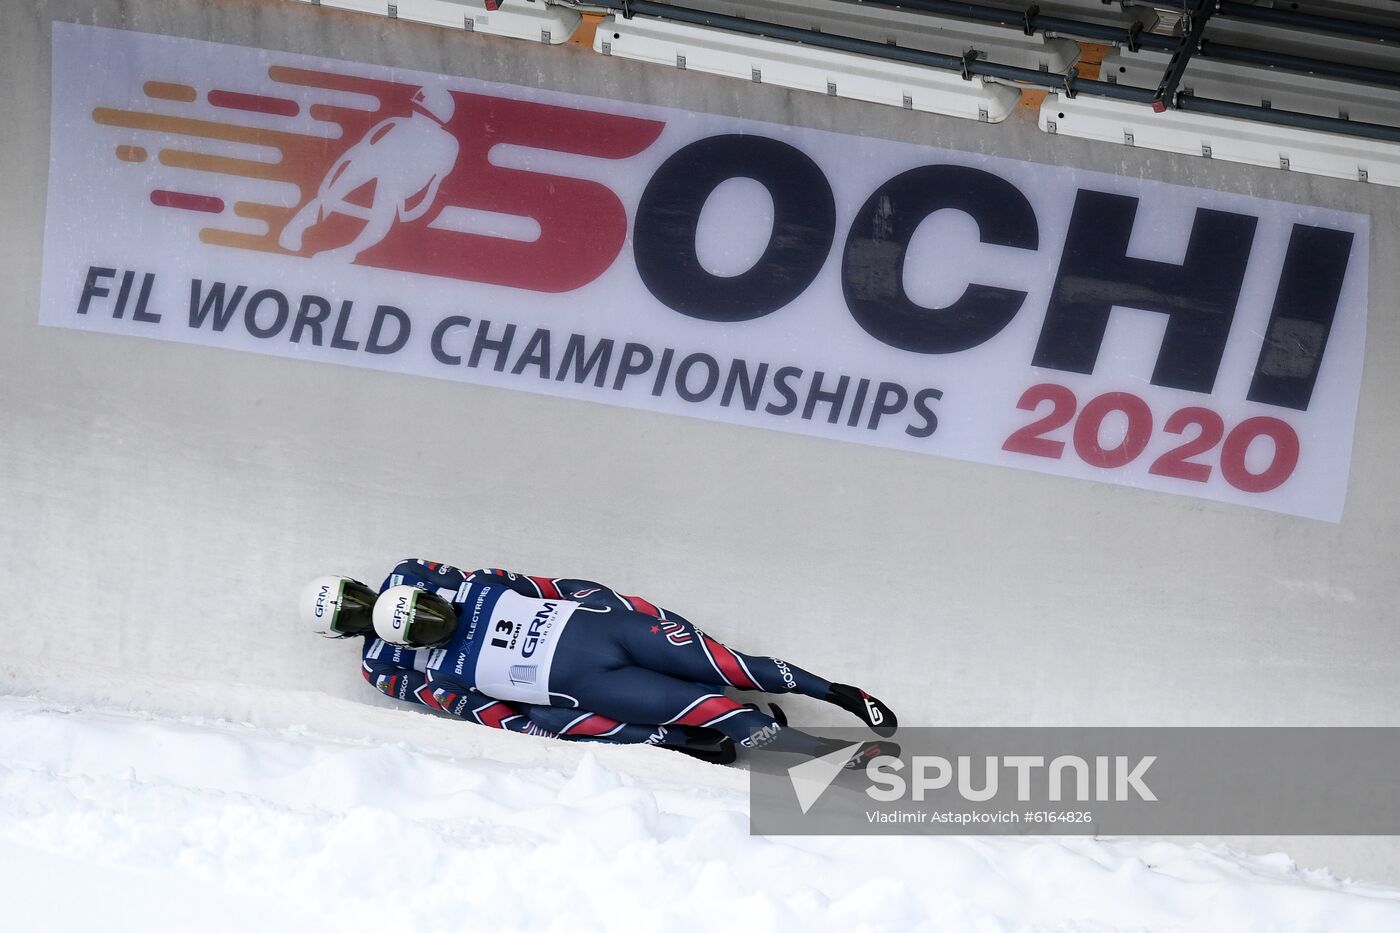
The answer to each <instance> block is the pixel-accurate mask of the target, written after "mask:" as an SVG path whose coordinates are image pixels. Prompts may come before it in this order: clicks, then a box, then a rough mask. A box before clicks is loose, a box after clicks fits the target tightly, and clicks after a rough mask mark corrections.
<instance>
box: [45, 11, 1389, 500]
mask: <svg viewBox="0 0 1400 933" xmlns="http://www.w3.org/2000/svg"><path fill="white" fill-rule="evenodd" d="M936 125H937V124H936V123H934V122H930V123H929V126H931V127H932V126H936ZM51 153H52V154H51V163H50V183H49V198H48V216H47V232H46V239H45V250H44V288H43V305H42V309H41V312H40V321H41V323H44V324H48V325H53V326H59V327H72V328H80V329H84V330H94V331H102V332H106V333H114V334H126V335H133V336H142V337H149V338H155V339H160V340H171V341H178V342H185V343H198V344H204V345H211V346H221V347H228V348H231V349H237V350H249V351H254V352H258V353H266V354H272V355H276V356H289V357H297V358H301V359H307V360H316V361H324V362H333V363H342V364H346V365H352V366H361V367H366V368H371V369H380V370H387V371H393V372H402V373H414V374H418V375H426V376H432V377H436V378H442V379H450V380H457V381H463V382H472V383H480V384H483V385H493V386H501V387H505V388H513V389H520V390H524V391H529V392H542V393H545V394H549V395H560V396H565V397H568V398H577V399H585V400H589V401H596V402H603V403H607V404H613V405H623V406H628V407H634V408H644V409H650V410H655V411H663V412H670V413H673V414H679V415H689V416H691V417H699V418H707V419H713V420H719V421H727V422H732V423H735V424H745V425H753V426H756V427H766V428H775V429H778V430H785V431H795V432H799V433H803V434H811V435H817V436H820V437H828V438H834V439H839V440H848V441H856V442H859V443H864V444H872V445H876V446H881V447H891V448H898V449H902V450H913V451H919V452H923V453H930V454H936V455H939V456H945V457H953V458H957V459H961V460H971V461H977V462H981V463H989V464H998V465H1002V466H1011V467H1018V468H1021V469H1030V470H1038V471H1041V472H1048V473H1056V474H1060V475H1063V476H1071V477H1078V478H1082V479H1093V480H1099V481H1101V482H1111V483H1117V484H1123V485H1130V486H1138V487H1142V488H1147V489H1154V490H1160V491H1164V492H1174V493H1181V494H1186V495H1192V496H1199V497H1202V498H1207V499H1217V500H1222V501H1227V502H1234V503H1239V504H1244V505H1252V506H1256V507H1259V508H1265V509H1272V510H1275V511H1280V512H1287V513H1291V514H1295V515H1303V516H1309V517H1313V518H1321V519H1327V520H1331V521H1338V520H1340V518H1341V514H1342V506H1343V502H1344V499H1345V494H1346V485H1347V475H1348V470H1349V466H1350V457H1351V447H1352V432H1353V425H1354V421H1355V414H1356V407H1357V398H1358V393H1359V387H1360V380H1361V363H1362V356H1363V349H1364V342H1365V319H1366V307H1367V300H1366V288H1367V255H1368V249H1369V243H1368V235H1369V225H1368V218H1366V217H1365V216H1362V215H1356V214H1348V213H1342V212H1339V211H1332V210H1325V209H1322V208H1316V207H1308V206H1303V205H1297V204H1288V203H1283V202H1278V201H1267V200H1261V199H1258V198H1249V197H1243V196H1239V195H1231V194H1223V193H1220V192H1214V191H1202V190H1198V189H1194V188H1187V187H1181V186H1175V185H1169V184H1164V183H1160V182H1150V181H1143V180H1140V179H1134V178H1122V177H1118V176H1113V175H1106V174H1099V173H1092V172H1083V171H1078V170H1074V169H1069V168H1062V167H1056V166H1048V165H1041V164H1035V163H1029V162H1018V161H1013V160H1008V159H998V158H992V157H988V156H982V155H977V154H973V153H964V152H952V151H947V150H942V149H937V148H933V147H929V146H919V145H911V144H908V143H898V142H890V141H886V140H879V139H870V138H865V137H856V136H844V135H837V134H832V133H825V132H819V131H816V130H807V129H799V128H794V127H786V126H776V125H772V124H766V123H758V122H754V121H751V120H739V119H734V118H731V117H721V116H714V115H710V114H699V113H689V112H685V111H679V110H672V109H666V108H659V107H647V106H642V105H638V104H631V103H620V102H616V101H609V100H600V99H596V98H588V97H579V96H574V95H568V94H559V93H552V92H545V91H539V90H535V89H532V88H522V87H515V86H509V85H501V84H492V83H487V82H481V81H473V80H468V79H464V78H448V77H442V76H438V75H432V74H425V73H418V72H408V71H403V70H398V69H389V68H382V67H375V66H369V65H360V64H354V63H348V62H341V61H333V60H328V59H320V58H311V57H307V56H300V55H290V54H286V53H281V52H268V51H263V50H259V49H250V48H243V47H236V46H225V45H216V44H212V43H207V42H197V41H192V40H188V39H178V38H171V37H164V36H150V35H144V34H140V33H132V32H124V31H120V30H108V29H101V28H95V27H89V26H80V25H73V24H64V23H55V24H54V49H53V131H52V149H51Z"/></svg>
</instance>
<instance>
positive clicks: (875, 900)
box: [0, 691, 1400, 933]
mask: <svg viewBox="0 0 1400 933" xmlns="http://www.w3.org/2000/svg"><path fill="white" fill-rule="evenodd" d="M308 699H309V698H308V696H306V695H301V694H296V693H293V692H285V693H283V694H281V695H269V694H268V693H267V691H262V692H260V693H259V694H258V699H257V700H256V701H255V702H254V701H250V707H251V706H257V707H258V708H260V709H262V710H264V711H266V710H268V709H270V708H271V707H272V706H274V705H276V704H279V703H280V704H286V706H285V707H284V708H294V707H295V705H296V704H305V705H304V706H303V708H304V709H305V710H306V712H307V713H308V717H307V719H308V720H309V721H313V722H315V723H316V725H315V728H314V729H313V728H311V727H308V726H306V725H299V726H298V725H293V726H284V727H273V726H270V725H265V724H264V725H254V724H252V723H233V722H229V721H224V720H212V719H204V718H198V717H193V716H184V717H178V716H170V715H155V714H150V713H142V712H139V711H136V710H132V709H129V708H128V709H121V710H117V709H100V708H87V707H71V706H61V705H59V704H57V703H55V702H54V701H52V700H41V699H35V698H24V697H15V696H6V697H0V895H3V898H4V903H5V904H6V908H7V913H8V914H9V916H8V917H7V924H6V925H7V926H8V927H9V928H10V929H45V930H55V931H65V930H80V929H88V928H92V927H98V926H100V927H101V928H104V929H110V928H120V929H134V928H136V926H137V924H139V928H140V929H142V930H143V931H145V933H161V931H166V930H170V931H175V930H180V931H182V933H183V931H184V930H187V929H189V928H191V926H198V927H199V928H202V929H205V930H247V929H252V928H256V929H259V930H265V931H269V930H270V931H276V930H291V929H296V930H298V931H308V930H311V931H315V930H346V929H356V930H363V929H372V928H375V927H379V926H386V925H387V926H390V927H392V928H393V929H419V930H439V929H441V930H453V931H462V930H492V931H511V930H529V931H561V933H562V931H570V933H573V931H588V930H623V929H625V930H629V931H632V930H636V931H646V930H658V931H660V930H692V929H697V930H698V929H703V930H707V931H708V930H713V929H715V928H716V925H717V924H723V925H725V926H726V927H728V926H739V925H741V926H742V927H744V928H748V929H813V930H823V929H842V930H892V931H893V930H899V931H904V930H938V931H949V930H977V931H994V930H998V931H999V930H1062V931H1063V930H1084V931H1090V930H1092V931H1103V930H1141V929H1148V930H1154V931H1157V930H1177V929H1180V930H1222V931H1224V930H1229V931H1248V930H1261V931H1262V930H1269V931H1280V930H1298V931H1303V930H1308V931H1314V930H1346V931H1348V933H1357V931H1369V930H1375V931H1391V930H1394V929H1397V928H1400V891H1395V890H1391V889H1387V888H1380V887H1375V886H1369V885H1361V884H1354V883H1349V882H1342V881H1338V880H1336V879H1334V878H1332V877H1331V876H1330V875H1328V874H1326V873H1325V872H1305V871H1300V870H1298V869H1297V868H1296V867H1295V866H1294V865H1293V863H1292V862H1290V861H1289V860H1287V859H1286V858H1284V857H1282V856H1268V857H1247V856H1242V855H1238V854H1233V853H1230V852H1228V851H1225V850H1222V849H1209V848H1205V847H1201V846H1195V847H1184V846H1180V845H1176V844H1173V843H1166V842H1155V843H1149V842H1115V843H1108V842H1100V841H1095V840H1091V839H1078V838H1069V839H1063V840H1057V839H1013V838H927V837H902V838H833V837H795V838H763V837H752V836H750V835H749V834H748V829H747V820H748V818H747V796H746V790H745V780H744V775H743V773H742V772H739V771H735V770H733V769H722V768H715V767H710V766H705V765H701V764H698V763H695V762H693V761H690V760H689V759H686V758H683V757H682V756H679V755H676V754H674V753H671V752H667V751H663V750H656V749H645V748H609V747H601V746H585V745H570V744H566V743H563V742H551V741H547V740H541V739H531V738H526V737H521V736H515V735H509V734H503V733H499V732H494V731H491V730H487V729H482V728H476V727H472V726H468V725H465V724H459V723H455V722H448V721H443V720H440V719H437V718H435V717H430V716H426V715H418V714H415V713H414V712H413V711H411V710H389V709H380V708H377V707H367V706H356V705H355V704H351V703H346V702H344V701H330V702H325V701H321V702H316V703H313V704H306V701H307V700H308ZM341 704H343V705H341ZM257 718H262V719H264V720H267V719H269V717H268V716H267V715H263V716H261V717H257ZM395 733H397V734H398V735H399V736H401V737H400V738H398V739H392V738H390V737H391V736H393V735H394V734H395Z"/></svg>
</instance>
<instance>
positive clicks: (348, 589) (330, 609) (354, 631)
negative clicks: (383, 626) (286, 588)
mask: <svg viewBox="0 0 1400 933" xmlns="http://www.w3.org/2000/svg"><path fill="white" fill-rule="evenodd" d="M374 599H375V593H374V590H372V589H370V588H369V587H368V586H365V585H364V584H363V583H361V582H360V581H359V580H354V579H351V578H350V577H341V576H325V577H317V578H316V579H314V580H312V581H311V582H310V583H308V584H307V585H306V589H304V590H302V591H301V618H302V621H303V622H305V623H306V625H307V627H308V628H310V629H311V631H313V632H315V633H316V634H317V635H324V636H326V637H327V638H347V637H349V636H351V635H368V634H369V633H370V632H372V631H374V623H373V619H372V613H373V610H374Z"/></svg>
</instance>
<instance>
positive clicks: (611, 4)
mask: <svg viewBox="0 0 1400 933" xmlns="http://www.w3.org/2000/svg"><path fill="white" fill-rule="evenodd" d="M920 2H929V0H920ZM587 5H588V6H589V7H592V8H596V9H602V10H609V11H612V12H615V13H620V14H621V15H622V16H623V17H625V18H630V17H632V16H633V15H637V14H640V15H643V16H653V17H656V18H657V19H662V20H670V21H671V22H677V23H689V24H691V25H694V26H710V27H713V28H716V29H725V30H729V31H731V32H737V33H742V34H744V35H750V36H761V37H764V38H769V39H778V40H781V41H785V42H796V43H800V44H803V45H809V46H812V47H814V48H826V49H832V50H834V51H840V52H854V53H856V54H859V55H869V56H871V57H873V58H882V59H886V60H889V61H899V62H906V63H908V64H913V65H923V66H925V67H928V68H935V69H938V70H941V71H952V72H957V73H958V74H961V75H962V76H963V77H964V78H966V79H968V80H971V78H973V77H974V76H978V77H988V78H1001V79H1003V80H1007V81H1013V82H1017V83H1020V84H1029V85H1033V86H1035V87H1043V88H1046V89H1048V90H1052V91H1056V92H1058V93H1062V94H1064V95H1065V96H1067V97H1074V96H1075V95H1077V94H1089V95H1091V96H1095V97H1109V98H1113V99H1116V100H1125V101H1130V102H1134V103H1140V104H1150V103H1152V100H1153V97H1154V95H1155V92H1154V91H1153V90H1152V89H1150V88H1139V87H1131V86H1129V85H1123V84H1112V83H1109V82H1107V81H1093V80H1089V79H1087V78H1081V77H1079V76H1078V74H1077V73H1076V72H1075V70H1074V69H1072V68H1071V69H1070V72H1069V74H1066V75H1053V74H1049V73H1047V72H1043V71H1038V70H1035V69H1031V68H1018V67H1016V66H1014V65H1002V64H998V63H996V62H989V61H987V60H985V59H984V58H982V57H981V53H979V52H976V51H972V52H969V53H967V54H966V55H945V54H942V53H939V52H927V51H924V50H922V49H908V48H903V47H901V46H897V45H888V44H886V43H883V42H872V41H870V40H867V39H854V38H851V37H849V36H837V35H832V34H830V33H824V32H817V31H815V30H811V29H800V28H798V27H796V26H784V25H780V24H778V23H764V22H760V21H757V20H751V19H741V18H739V17H736V16H727V15H724V14H721V13H706V12H704V11H702V10H693V9H690V8H688V7H680V6H673V5H671V4H668V3H655V2H652V0H588V4H587ZM1174 97H1175V101H1174V102H1175V104H1176V106H1177V109H1180V110H1185V111H1190V112H1195V113H1213V114H1217V115H1220V116H1229V117H1235V118H1237V119H1241V120H1252V121H1255V122H1258V123H1272V124H1274V125H1276V126H1294V127H1298V128H1301V129H1313V130H1322V131H1324V132H1330V133H1339V134H1342V135H1348V136H1360V137H1364V138H1368V139H1382V140H1387V141H1391V142H1400V127H1396V126H1384V125H1381V124H1375V123H1361V122H1357V121H1353V120H1341V119H1337V118H1335V117H1319V116H1316V115H1314V114H1310V113H1298V112H1295V111H1291V110H1276V109H1273V108H1271V107H1260V106H1257V105H1254V104H1237V103H1234V102H1232V101H1223V100H1213V99H1211V98H1205V97H1195V96H1192V95H1190V94H1185V93H1181V92H1177V93H1176V94H1175V95H1174Z"/></svg>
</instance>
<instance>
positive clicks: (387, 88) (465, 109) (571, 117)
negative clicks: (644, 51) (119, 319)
mask: <svg viewBox="0 0 1400 933" xmlns="http://www.w3.org/2000/svg"><path fill="white" fill-rule="evenodd" d="M267 74H268V78H269V79H271V81H272V82H273V84H274V85H278V86H281V87H282V88H303V89H304V88H314V89H321V90H325V91H334V92H349V93H352V94H357V95H363V96H364V97H366V98H369V99H372V100H374V101H375V102H376V106H374V107H373V109H357V108H354V107H349V106H343V105H340V104H332V103H324V102H321V103H312V104H310V105H309V106H308V107H307V110H306V116H309V117H310V118H311V119H312V120H315V121H318V122H321V123H326V124H330V125H332V126H335V127H338V128H339V133H338V134H335V135H332V136H329V137H328V136H321V135H313V134H309V133H305V132H296V131H294V129H295V121H296V120H297V118H299V117H300V116H301V115H302V106H303V105H302V104H301V103H299V102H298V101H297V100H293V99H291V97H290V96H279V95H278V94H277V93H269V94H254V93H246V92H241V91H233V90H227V89H221V88H208V89H204V90H201V89H199V88H196V87H194V86H192V85H189V84H178V83H170V82H164V81H147V82H146V83H145V85H144V87H143V90H144V92H145V94H146V96H147V97H148V98H151V99H153V100H160V101H163V102H165V105H166V106H168V105H169V104H170V103H175V104H189V105H191V107H192V108H193V107H194V106H195V105H197V104H198V102H199V99H200V97H201V96H202V97H203V98H204V101H205V102H207V104H208V105H209V106H210V107H212V108H213V109H214V110H215V111H217V112H220V113H227V114H228V115H229V117H230V119H229V120H228V121H221V120H210V119H204V118H202V117H195V116H177V115H172V114H169V113H152V112H142V111H139V110H122V109H114V108H109V107H98V108H96V109H94V110H93V111H92V118H93V120H94V121H96V122H97V123H99V124H101V125H104V126H111V127H119V128H123V129H126V130H136V131H148V132H153V133H159V134H162V135H163V136H166V137H170V136H177V137H185V138H187V139H188V140H189V143H187V144H186V145H185V146H184V147H177V146H173V145H172V146H168V147H165V148H160V149H159V151H158V152H157V153H156V158H157V159H158V160H159V162H160V164H161V165H163V166H166V167H168V168H171V169H176V170H183V171H180V172H177V173H176V174H178V175H179V177H180V178H182V179H189V182H188V183H187V184H182V185H180V186H178V190H177V188H176V187H175V186H171V187H159V188H155V189H154V190H152V191H151V192H150V202H151V204H153V205H155V206H156V207H159V208H166V209H170V210H176V211H188V212H196V213H203V214H208V215H211V221H210V226H207V227H204V228H203V229H201V230H200V232H199V238H200V240H201V241H202V242H204V243H207V244H210V245H214V246H225V247H232V248H235V249H245V250H257V251H261V252H268V253H279V254H282V255H295V256H302V257H318V258H322V259H327V260H334V261H341V262H346V263H354V264H357V265H362V266H373V267H377V268H381V269H392V270H396V271H400V272H417V273H422V274H424V275H434V276H444V277H448V278H455V279H462V280H466V281H472V282H484V283H488V284H493V285H505V286H509V287H512V288H523V289H530V290H533V291H541V292H564V291H569V290H572V289H575V288H579V287H581V286H583V285H586V284H587V283H589V282H591V281H593V280H594V279H595V278H597V277H598V276H599V275H601V274H602V273H603V271H604V270H606V269H607V268H608V267H609V266H610V265H612V263H613V261H614V260H615V259H616V258H617V256H618V253H619V252H620V251H621V249H622V246H623V244H624V243H625V241H626V238H627V213H626V210H625V208H624V207H623V205H622V202H621V201H620V200H619V199H618V197H617V195H616V194H615V193H614V192H613V191H612V190H611V189H609V188H607V187H606V186H604V185H602V184H599V183H597V182H594V181H588V180H585V179H580V178H572V177H566V176H559V175H549V174H544V173H540V172H534V171H525V170H522V169H515V168H505V167H501V166H498V165H495V164H493V163H492V162H491V161H490V159H489V154H490V152H491V150H492V148H493V147H495V146H497V145H502V144H509V145H514V146H522V147H526V148H531V149H541V150H548V151H553V152H562V153H570V154H575V155H581V156H590V157H593V158H600V159H626V158H629V157H631V156H634V155H636V154H638V153H640V152H642V151H643V150H645V149H646V148H647V147H648V146H650V145H651V144H652V143H653V142H655V141H656V139H657V137H658V136H659V135H660V134H661V130H662V128H663V126H664V124H663V123H661V122H659V121H656V120H648V119H641V118H638V117H629V116H620V115H616V114H606V113H595V112H592V111H588V110H581V109H577V108H573V107H562V106H557V105H553V104H542V103H536V102H532V101H518V100H510V99H507V98H503V97H495V96H490V95H485V94H476V93H468V92H464V91H457V90H449V89H446V88H444V87H441V86H439V85H436V84H427V85H413V84H401V83H397V82H392V81H380V80H375V79H371V78H364V77H358V76H352V75H343V74H336V73H334V72H328V71H314V70H308V69H302V68H289V67H283V66H279V65H274V66H272V67H270V68H269V69H268V72H267ZM273 90H274V91H275V90H276V89H275V88H274V89H273ZM283 93H288V92H286V91H284V92H283ZM240 112H241V113H250V114H259V115H262V116H263V118H264V119H263V122H264V123H266V122H267V120H266V118H268V117H270V118H273V121H272V122H274V123H275V122H279V121H283V120H285V121H286V123H287V128H286V129H274V128H266V127H263V126H256V127H255V126H248V125H244V124H240V123H238V122H237V121H236V114H238V113H240ZM201 140H207V141H216V142H220V143H241V144H247V145H252V146H258V147H262V148H263V149H264V150H271V151H273V152H274V153H275V154H276V155H277V158H275V159H272V160H269V161H261V160H258V159H252V158H242V157H238V156H231V155H226V154H216V153H212V152H201V151H199V149H200V146H199V141H201ZM116 156H117V158H118V159H120V160H122V161H124V162H132V163H141V162H145V161H146V160H147V159H149V158H150V153H149V152H148V151H147V149H146V148H144V147H142V146H136V145H131V144H124V145H119V146H117V147H116ZM220 176H222V177H224V178H228V177H240V178H250V179H259V180H265V181H272V182H282V183H289V184H291V185H295V186H296V189H297V190H298V191H299V192H300V197H299V200H298V202H297V204H296V205H295V206H293V207H287V206H285V205H278V204H269V203H260V202H258V201H249V200H236V201H234V202H233V203H232V204H229V203H227V202H226V200H225V198H223V197H221V196H220V185H219V178H220ZM454 211H466V212H489V213H491V214H496V215H509V216H511V217H515V218H526V219H527V221H526V222H527V223H528V222H529V221H533V224H534V225H535V226H537V227H538V235H537V236H534V237H533V238H529V237H524V238H519V239H511V238H507V237H504V236H491V235H483V234H481V233H474V232H470V230H467V229H460V227H461V225H460V224H458V225H455V226H458V227H459V229H453V227H454V224H453V223H452V222H451V221H452V216H453V213H454ZM230 212H231V213H232V215H233V216H235V217H238V218H242V219H245V220H253V221H261V222H262V223H263V224H264V225H265V232H262V233H249V232H246V231H239V230H233V229H228V226H229V225H228V224H225V225H222V226H221V225H220V224H219V223H218V221H217V218H219V217H228V216H229V214H230Z"/></svg>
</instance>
